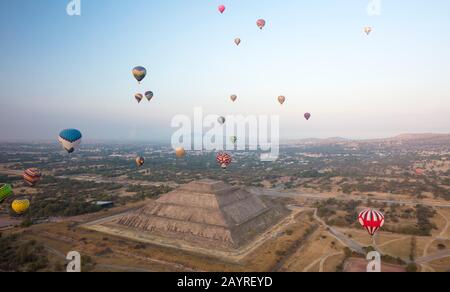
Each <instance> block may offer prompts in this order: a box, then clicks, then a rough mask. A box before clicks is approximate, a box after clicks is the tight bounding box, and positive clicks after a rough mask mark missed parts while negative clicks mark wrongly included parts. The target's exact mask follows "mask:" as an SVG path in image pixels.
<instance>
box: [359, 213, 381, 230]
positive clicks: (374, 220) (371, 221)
mask: <svg viewBox="0 0 450 292" xmlns="http://www.w3.org/2000/svg"><path fill="white" fill-rule="evenodd" d="M358 220H359V223H360V224H361V226H362V227H364V228H365V229H366V230H367V232H369V234H370V236H372V237H373V236H374V235H375V234H376V233H377V231H378V230H380V228H381V227H383V226H384V215H383V214H382V213H381V212H380V211H376V210H372V209H366V210H364V211H362V212H361V213H360V214H359V217H358Z"/></svg>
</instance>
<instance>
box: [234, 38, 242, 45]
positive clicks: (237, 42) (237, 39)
mask: <svg viewBox="0 0 450 292" xmlns="http://www.w3.org/2000/svg"><path fill="white" fill-rule="evenodd" d="M234 43H235V44H236V46H239V45H240V44H241V39H240V38H235V39H234Z"/></svg>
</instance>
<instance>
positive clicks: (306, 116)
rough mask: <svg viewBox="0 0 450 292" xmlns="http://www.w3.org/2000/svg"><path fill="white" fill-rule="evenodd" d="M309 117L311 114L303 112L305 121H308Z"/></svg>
mask: <svg viewBox="0 0 450 292" xmlns="http://www.w3.org/2000/svg"><path fill="white" fill-rule="evenodd" d="M310 118H311V114H310V113H306V114H305V119H306V120H307V121H309V119H310Z"/></svg>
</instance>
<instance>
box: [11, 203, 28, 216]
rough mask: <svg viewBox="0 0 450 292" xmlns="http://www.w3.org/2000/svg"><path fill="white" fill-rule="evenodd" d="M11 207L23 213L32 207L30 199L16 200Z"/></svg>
mask: <svg viewBox="0 0 450 292" xmlns="http://www.w3.org/2000/svg"><path fill="white" fill-rule="evenodd" d="M11 208H12V209H13V210H14V212H16V214H18V215H21V214H23V213H25V212H26V211H27V210H28V209H29V208H30V201H29V200H14V202H13V203H12V205H11Z"/></svg>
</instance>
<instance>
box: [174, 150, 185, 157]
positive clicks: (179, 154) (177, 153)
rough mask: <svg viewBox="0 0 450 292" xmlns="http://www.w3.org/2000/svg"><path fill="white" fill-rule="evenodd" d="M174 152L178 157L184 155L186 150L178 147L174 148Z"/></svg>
mask: <svg viewBox="0 0 450 292" xmlns="http://www.w3.org/2000/svg"><path fill="white" fill-rule="evenodd" d="M175 154H176V155H177V157H178V158H183V157H184V156H185V155H186V150H184V148H182V147H180V148H177V149H175Z"/></svg>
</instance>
